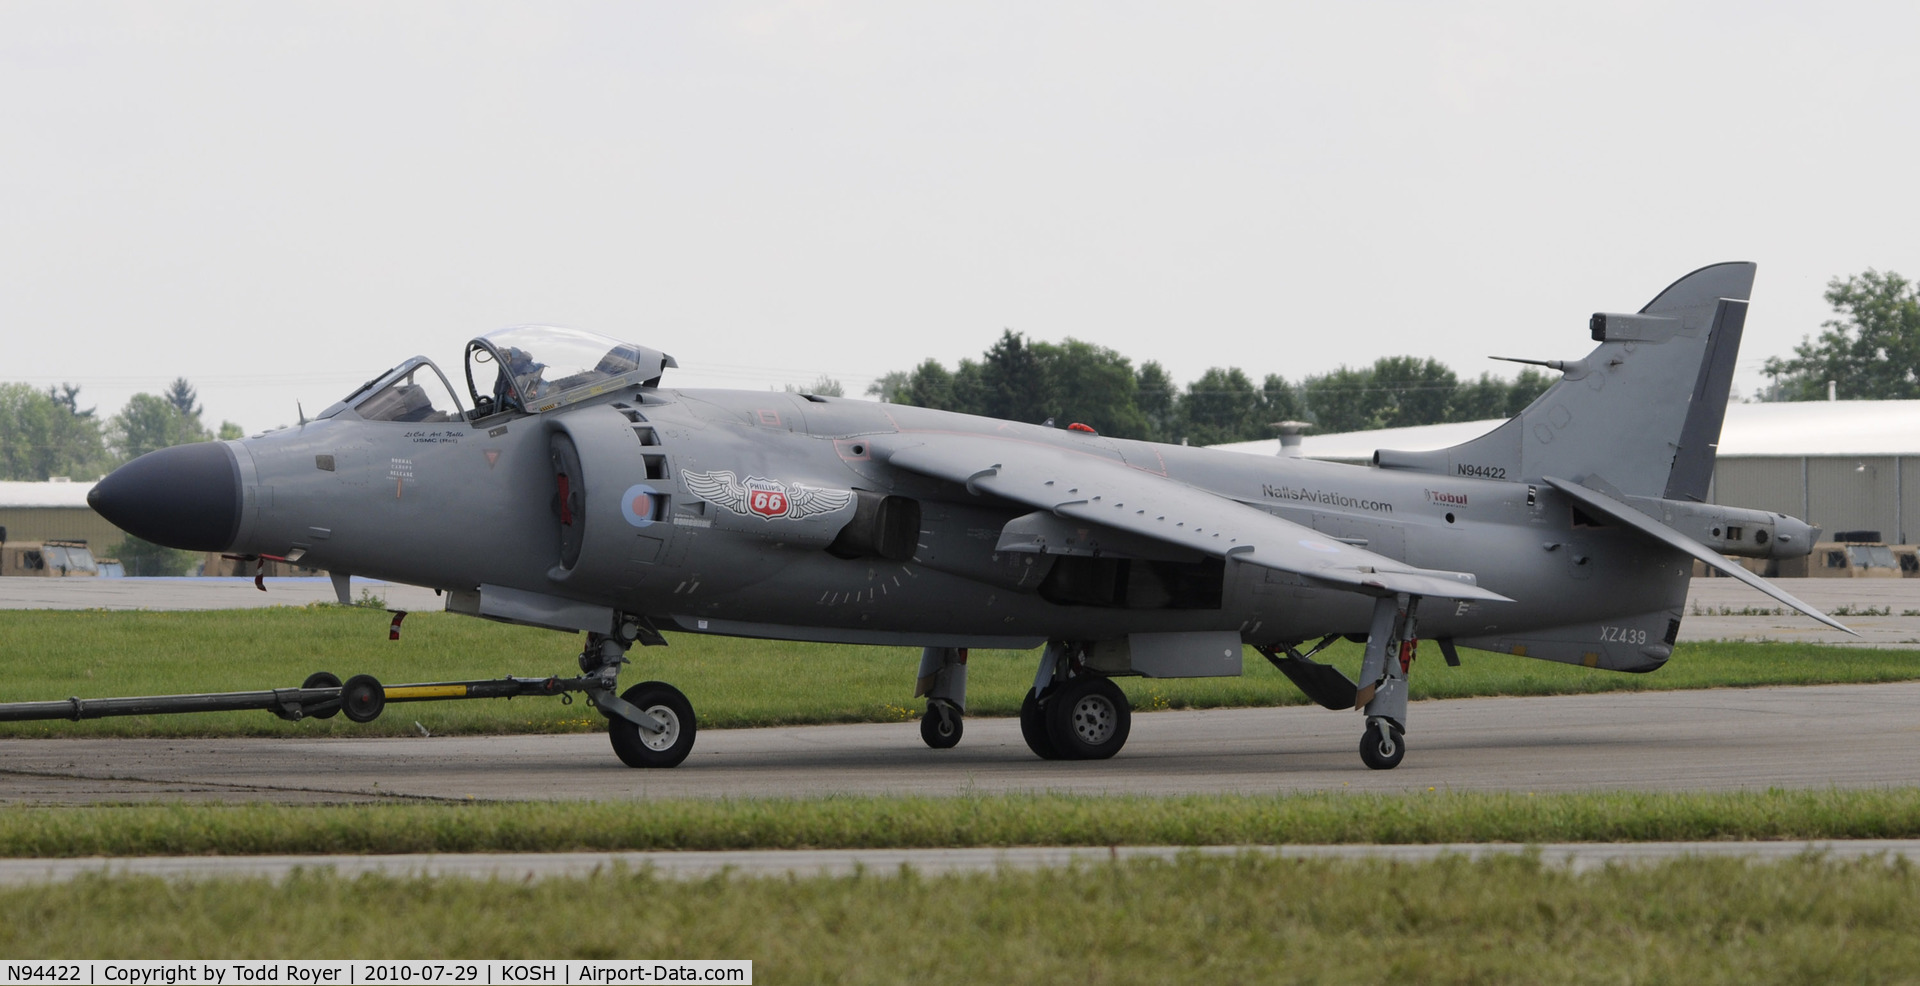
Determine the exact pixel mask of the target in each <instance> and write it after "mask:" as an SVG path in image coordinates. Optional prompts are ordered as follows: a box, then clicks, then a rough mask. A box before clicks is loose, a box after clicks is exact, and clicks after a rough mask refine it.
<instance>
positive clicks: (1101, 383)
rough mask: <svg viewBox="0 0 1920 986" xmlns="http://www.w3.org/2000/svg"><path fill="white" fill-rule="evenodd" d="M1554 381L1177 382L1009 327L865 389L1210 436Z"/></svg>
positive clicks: (1536, 375) (1478, 401)
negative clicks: (967, 355) (977, 347)
mask: <svg viewBox="0 0 1920 986" xmlns="http://www.w3.org/2000/svg"><path fill="white" fill-rule="evenodd" d="M1552 382H1553V381H1552V379H1551V378H1549V377H1548V376H1547V375H1546V374H1544V373H1541V372H1540V371H1538V370H1535V369H1533V368H1531V367H1528V368H1527V369H1524V370H1522V371H1521V372H1520V375H1519V376H1518V377H1516V378H1515V379H1513V380H1505V379H1502V378H1500V377H1496V376H1494V375H1493V374H1491V373H1482V374H1481V375H1480V376H1479V378H1477V379H1473V380H1462V379H1460V377H1459V375H1458V374H1456V373H1454V372H1453V371H1452V370H1450V369H1448V368H1447V367H1446V366H1444V365H1442V364H1441V363H1439V362H1438V361H1436V360H1432V359H1422V358H1420V357H1417V356H1387V357H1382V358H1380V359H1378V360H1375V361H1374V362H1373V364H1372V365H1370V366H1363V367H1347V366H1343V367H1341V368H1339V369H1337V370H1334V371H1333V372H1331V373H1325V374H1320V375H1317V376H1308V377H1304V378H1302V379H1300V380H1299V381H1297V382H1295V381H1289V380H1287V379H1286V378H1285V377H1282V376H1281V375H1280V374H1277V373H1269V374H1267V375H1266V376H1265V377H1263V378H1262V379H1261V380H1260V382H1259V383H1255V382H1254V379H1253V377H1252V376H1250V375H1248V373H1247V372H1246V371H1245V370H1242V369H1241V368H1239V367H1237V366H1230V367H1214V368H1212V369H1209V370H1207V371H1206V372H1205V373H1203V374H1201V375H1200V377H1199V379H1197V380H1193V381H1191V382H1189V383H1187V384H1186V385H1185V386H1184V387H1181V386H1177V385H1176V384H1175V383H1174V382H1173V378H1172V377H1170V376H1169V375H1168V374H1167V371H1166V368H1165V367H1163V366H1161V365H1160V364H1159V363H1157V362H1153V361H1149V362H1146V363H1142V364H1141V365H1140V366H1139V367H1138V368H1136V367H1135V366H1134V365H1133V362H1132V361H1131V360H1129V359H1128V358H1127V357H1125V356H1122V355H1121V354H1119V353H1117V352H1115V351H1113V350H1111V349H1108V348H1106V347H1104V346H1096V345H1094V344H1092V343H1089V342H1082V341H1081V340H1078V339H1071V338H1069V339H1067V340H1065V341H1063V342H1060V343H1051V342H1041V341H1035V340H1030V339H1028V338H1027V337H1026V336H1025V335H1023V334H1021V333H1018V332H1014V331H1012V330H1007V331H1005V332H1003V333H1002V334H1001V336H1000V339H999V340H998V341H997V342H995V343H994V344H993V346H992V347H991V348H989V349H988V350H987V351H986V352H985V353H983V354H981V358H980V359H978V360H974V359H963V360H961V361H960V364H959V366H957V367H954V368H952V369H948V368H947V367H946V366H945V365H943V364H941V363H940V362H939V361H938V360H931V359H930V360H927V361H926V362H923V363H921V364H920V365H919V366H917V367H914V368H913V369H912V370H903V371H896V372H894V373H889V374H887V375H886V376H884V377H881V378H880V380H879V381H877V382H876V383H875V384H874V385H873V386H872V387H869V388H868V389H867V392H868V393H869V394H872V395H874V396H877V397H879V398H880V399H882V400H886V401H891V402H893V403H897V404H913V405H918V406H920V407H931V408H939V409H942V410H948V411H961V412H964V413H967V414H981V415H987V416H989V417H997V418H1008V419H1011V420H1014V421H1027V422H1034V423H1039V422H1044V421H1049V420H1051V421H1055V422H1057V423H1059V424H1060V425H1062V426H1064V425H1066V424H1067V423H1069V422H1079V423H1082V424H1086V425H1088V426H1090V427H1092V428H1093V429H1094V430H1096V431H1098V432H1100V433H1101V434H1103V435H1112V436H1114V437H1116V438H1139V439H1146V440H1148V441H1161V442H1180V441H1185V442H1187V443H1188V444H1190V445H1217V444H1220V443H1223V442H1240V441H1252V440H1254V439H1260V438H1270V437H1272V436H1273V434H1274V430H1273V427H1272V426H1273V424H1274V423H1276V422H1280V421H1305V422H1308V423H1310V424H1312V425H1314V426H1315V427H1316V428H1317V429H1318V430H1320V431H1322V432H1344V431H1366V430H1370V429H1375V428H1398V427H1403V426H1407V425H1425V424H1438V423H1441V422H1446V421H1478V420H1483V419H1486V418H1503V417H1510V416H1512V415H1514V414H1517V413H1519V411H1520V410H1521V409H1522V408H1524V407H1526V406H1527V404H1528V403H1529V402H1531V401H1532V400H1533V399H1534V398H1535V397H1538V396H1539V395H1540V393H1541V392H1542V391H1544V390H1546V389H1547V386H1548V385H1549V384H1550V383H1552Z"/></svg>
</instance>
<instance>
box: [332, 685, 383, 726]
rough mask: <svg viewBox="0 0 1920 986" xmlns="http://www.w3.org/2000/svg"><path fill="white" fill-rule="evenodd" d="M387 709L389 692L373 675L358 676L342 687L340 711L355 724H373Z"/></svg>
mask: <svg viewBox="0 0 1920 986" xmlns="http://www.w3.org/2000/svg"><path fill="white" fill-rule="evenodd" d="M386 707H387V690H386V689H385V688H382V687H380V679H378V678H375V677H374V676H373V675H370V674H356V675H354V676H353V677H351V678H348V679H347V683H346V684H344V685H341V686H340V711H342V712H345V713H346V714H347V718H349V719H352V720H353V721H354V722H372V721H374V720H375V719H378V718H380V713H381V711H382V710H384V709H385V708H386Z"/></svg>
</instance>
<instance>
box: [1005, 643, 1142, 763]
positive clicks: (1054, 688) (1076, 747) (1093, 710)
mask: <svg viewBox="0 0 1920 986" xmlns="http://www.w3.org/2000/svg"><path fill="white" fill-rule="evenodd" d="M1080 657H1081V649H1080V648H1078V647H1076V646H1074V645H1071V644H1067V643H1065V642H1062V641H1054V642H1052V643H1049V644H1048V645H1047V649H1046V651H1045V652H1043V653H1042V655H1041V657H1040V670H1039V672H1038V673H1036V674H1035V675H1034V679H1033V689H1032V690H1031V691H1029V692H1027V697H1026V699H1025V700H1024V701H1022V702H1021V703H1020V737H1021V738H1022V739H1024V740H1026V741H1027V749H1030V750H1032V751H1033V752H1034V755H1035V756H1038V757H1040V758H1041V759H1043V760H1105V759H1107V758H1108V757H1111V756H1113V755H1114V754H1116V753H1119V752H1120V748H1121V747H1123V746H1125V745H1127V733H1128V731H1129V730H1131V729H1132V728H1133V706H1132V705H1131V704H1129V703H1128V702H1127V696H1126V695H1124V694H1122V693H1121V691H1120V688H1119V686H1118V685H1115V684H1114V683H1113V681H1112V679H1110V678H1108V677H1106V676H1105V675H1102V674H1099V673H1097V672H1094V671H1091V670H1089V669H1087V668H1086V667H1085V666H1084V665H1083V664H1082V663H1081V661H1080Z"/></svg>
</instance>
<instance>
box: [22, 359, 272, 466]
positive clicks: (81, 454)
mask: <svg viewBox="0 0 1920 986" xmlns="http://www.w3.org/2000/svg"><path fill="white" fill-rule="evenodd" d="M199 401H200V396H199V394H198V393H197V392H196V391H195V390H194V388H193V385H192V384H190V383H188V382H187V381H186V379H185V378H184V377H183V378H180V379H176V380H174V381H173V383H172V384H171V385H170V386H168V388H167V389H166V392H165V393H162V394H135V395H133V396H132V397H131V398H129V399H128V400H127V404H126V406H125V407H123V408H121V409H120V412H119V413H118V414H115V415H113V416H112V417H108V418H102V417H101V416H100V414H99V412H98V409H97V408H92V407H89V408H86V409H84V410H82V409H81V407H80V388H79V387H76V386H74V385H73V384H61V385H60V386H58V387H48V388H47V389H46V390H39V389H36V388H34V387H30V386H28V385H26V384H24V383H0V480H25V481H43V480H47V479H50V478H52V477H54V476H67V477H71V478H73V479H80V480H91V479H98V478H99V477H101V476H103V475H105V474H107V473H108V472H111V471H112V470H113V468H114V467H115V466H118V465H120V464H121V463H123V462H126V461H128V460H131V459H137V458H139V457H140V456H142V455H145V454H147V453H148V452H151V451H153V450H154V449H159V448H166V447H167V446H170V445H184V444H187V443H189V442H206V441H212V440H213V439H215V438H222V439H225V438H239V437H240V436H241V435H242V434H243V432H242V431H241V429H240V426H239V425H236V424H234V423H233V422H231V421H223V422H221V423H220V428H219V429H218V431H213V430H209V429H208V428H207V426H206V425H204V424H202V423H201V421H200V415H201V413H202V411H203V410H204V409H203V408H202V407H201V405H200V403H199Z"/></svg>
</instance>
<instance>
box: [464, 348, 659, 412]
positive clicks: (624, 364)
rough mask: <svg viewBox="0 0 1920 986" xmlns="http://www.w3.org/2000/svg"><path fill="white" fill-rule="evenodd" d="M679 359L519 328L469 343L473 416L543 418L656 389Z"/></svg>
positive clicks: (468, 377) (468, 362)
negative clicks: (625, 390)
mask: <svg viewBox="0 0 1920 986" xmlns="http://www.w3.org/2000/svg"><path fill="white" fill-rule="evenodd" d="M678 365H679V364H678V363H675V362H674V361H673V357H671V356H668V355H667V354H665V353H662V352H659V351H657V350H653V349H648V348H646V347H645V346H636V345H633V344H632V343H626V342H621V341H619V340H618V339H609V338H607V337H606V336H603V335H599V334H597V333H593V332H583V331H581V330H579V329H566V328H560V327H558V326H552V325H519V326H515V327H513V328H510V329H500V330H498V331H495V332H489V333H487V334H486V335H483V336H481V337H480V338H478V339H475V340H473V341H472V342H470V343H467V390H468V392H469V393H470V394H472V396H473V413H472V415H471V417H474V418H484V417H486V416H488V415H490V414H499V413H502V412H505V411H527V412H533V413H538V412H540V411H551V410H553V409H554V408H556V407H564V406H566V405H568V404H572V403H575V402H577V401H582V400H586V399H587V398H590V397H598V396H599V395H601V394H604V393H607V392H608V391H612V390H618V389H620V388H622V387H632V386H639V387H653V386H657V385H658V384H659V383H660V374H661V373H662V372H664V371H665V369H666V368H667V367H669V366H678Z"/></svg>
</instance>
